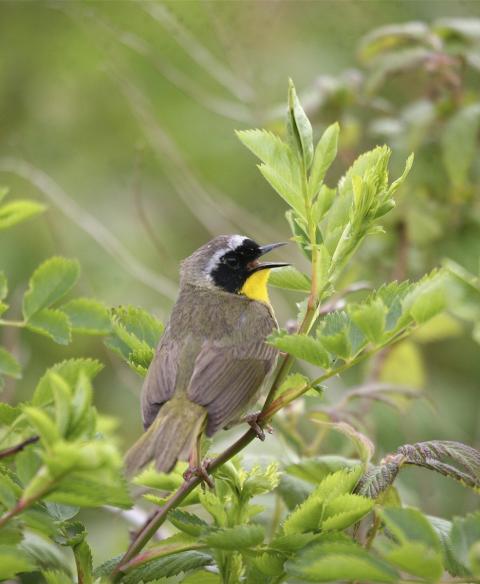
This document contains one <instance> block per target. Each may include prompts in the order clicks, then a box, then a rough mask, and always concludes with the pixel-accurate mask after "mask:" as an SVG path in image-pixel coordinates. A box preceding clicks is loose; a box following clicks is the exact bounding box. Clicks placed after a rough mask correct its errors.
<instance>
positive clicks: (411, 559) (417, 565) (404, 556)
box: [384, 542, 444, 582]
mask: <svg viewBox="0 0 480 584" xmlns="http://www.w3.org/2000/svg"><path fill="white" fill-rule="evenodd" d="M384 557H385V559H386V560H388V561H389V562H390V563H392V564H394V565H395V566H398V567H399V568H400V569H401V570H402V571H404V572H408V573H409V574H413V575H414V576H419V577H421V578H423V579H425V580H426V581H427V582H437V581H438V580H439V579H440V578H441V576H442V574H443V571H444V568H443V564H442V558H441V555H440V554H439V553H438V552H437V551H435V550H433V549H432V548H429V547H427V546H426V545H424V544H422V543H419V542H406V543H403V544H402V545H400V546H394V547H393V548H392V549H391V550H390V551H389V552H388V553H385V554H384Z"/></svg>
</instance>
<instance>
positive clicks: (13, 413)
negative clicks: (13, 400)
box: [0, 402, 22, 426]
mask: <svg viewBox="0 0 480 584" xmlns="http://www.w3.org/2000/svg"><path fill="white" fill-rule="evenodd" d="M21 413H22V410H21V408H19V407H13V406H11V405H9V404H5V403H3V402H0V424H2V425H5V426H9V425H10V424H11V423H12V422H14V421H15V420H16V419H17V418H18V416H20V414H21Z"/></svg>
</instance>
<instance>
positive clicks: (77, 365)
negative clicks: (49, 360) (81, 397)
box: [32, 359, 103, 406]
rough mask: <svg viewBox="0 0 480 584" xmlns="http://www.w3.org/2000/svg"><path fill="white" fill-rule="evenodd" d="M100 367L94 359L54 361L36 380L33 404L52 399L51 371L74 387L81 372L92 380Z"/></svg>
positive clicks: (47, 401) (41, 403)
mask: <svg viewBox="0 0 480 584" xmlns="http://www.w3.org/2000/svg"><path fill="white" fill-rule="evenodd" d="M102 369H103V365H102V364H101V363H100V361H97V360H96V359H67V360H66V361H62V362H61V363H56V364H55V365H53V366H52V367H50V368H49V369H47V371H46V372H45V374H44V375H43V376H42V378H41V379H40V381H39V382H38V384H37V387H36V388H35V391H34V393H33V398H32V403H33V405H35V406H43V405H46V404H48V403H50V402H51V401H52V400H53V394H52V383H51V377H50V374H51V373H56V374H58V375H59V376H60V377H62V378H63V379H64V380H65V382H66V383H67V384H68V385H69V386H70V387H75V386H76V385H77V383H78V381H79V379H80V377H81V375H82V373H83V374H85V375H86V376H87V378H88V379H90V380H92V379H93V378H94V377H95V376H96V375H98V373H100V371H101V370H102Z"/></svg>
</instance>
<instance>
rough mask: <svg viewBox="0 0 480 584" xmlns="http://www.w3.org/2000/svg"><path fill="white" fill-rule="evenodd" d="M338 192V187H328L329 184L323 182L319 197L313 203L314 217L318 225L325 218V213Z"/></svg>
mask: <svg viewBox="0 0 480 584" xmlns="http://www.w3.org/2000/svg"><path fill="white" fill-rule="evenodd" d="M336 194H337V189H336V188H333V189H331V188H330V187H327V185H325V184H322V186H321V187H320V192H319V193H318V197H317V199H316V201H315V202H314V203H313V205H312V219H313V221H314V223H315V224H317V225H318V223H320V221H321V220H322V219H323V217H324V215H325V214H326V213H327V211H328V210H329V209H330V207H331V206H332V203H333V200H334V199H335V195H336Z"/></svg>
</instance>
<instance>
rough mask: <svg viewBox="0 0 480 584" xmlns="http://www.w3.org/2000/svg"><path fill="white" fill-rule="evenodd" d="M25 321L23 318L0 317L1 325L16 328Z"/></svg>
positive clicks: (23, 324)
mask: <svg viewBox="0 0 480 584" xmlns="http://www.w3.org/2000/svg"><path fill="white" fill-rule="evenodd" d="M25 324H26V323H25V321H24V320H5V319H3V318H0V325H3V326H15V327H18V328H22V327H24V326H25Z"/></svg>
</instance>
